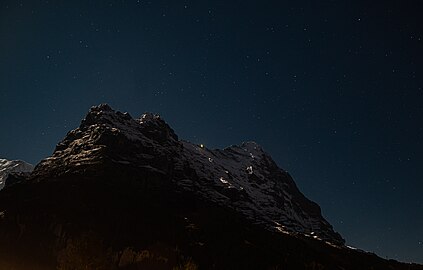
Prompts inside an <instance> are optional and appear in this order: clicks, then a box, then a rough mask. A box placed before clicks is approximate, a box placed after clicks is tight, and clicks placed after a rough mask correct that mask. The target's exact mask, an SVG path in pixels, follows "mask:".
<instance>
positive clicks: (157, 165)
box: [33, 105, 344, 245]
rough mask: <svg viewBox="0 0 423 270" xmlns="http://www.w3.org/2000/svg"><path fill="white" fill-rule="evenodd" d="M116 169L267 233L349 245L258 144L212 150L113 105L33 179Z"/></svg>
mask: <svg viewBox="0 0 423 270" xmlns="http://www.w3.org/2000/svg"><path fill="white" fill-rule="evenodd" d="M104 164H107V165H104ZM113 164H116V166H128V168H138V169H139V170H142V172H145V173H146V174H149V173H151V174H160V175H164V176H166V178H167V179H170V181H172V182H173V183H174V184H175V185H176V186H177V187H178V188H179V189H180V190H181V191H183V192H190V193H194V194H196V196H199V197H200V198H202V199H204V200H207V201H211V202H214V203H216V204H218V205H221V206H222V207H228V208H230V209H232V210H235V211H237V212H238V213H241V214H242V215H243V216H244V217H246V218H247V219H249V220H250V221H251V222H252V223H255V224H258V225H259V226H262V227H264V228H266V229H268V230H271V231H275V232H279V233H289V234H293V233H294V234H303V235H307V236H310V237H312V238H315V239H322V240H323V241H327V242H330V243H331V244H335V245H343V244H344V240H343V239H342V237H341V236H340V235H339V234H338V233H336V232H335V231H334V230H333V228H332V226H331V225H330V224H329V223H328V222H327V221H326V220H325V219H324V218H323V217H322V215H321V211H320V207H319V206H318V205H317V204H316V203H314V202H312V201H310V200H308V199H307V198H306V197H305V196H304V195H303V194H302V193H301V192H300V191H299V190H298V188H297V187H296V185H295V183H294V181H293V180H292V178H291V176H290V175H289V174H288V173H287V172H286V171H284V170H282V169H280V168H279V167H278V166H277V165H276V163H275V162H274V161H273V160H272V158H271V157H270V155H268V154H267V153H266V152H265V151H264V150H263V149H262V148H261V147H260V146H259V145H258V144H257V143H254V142H245V143H242V144H240V145H234V146H230V147H228V148H225V149H223V150H219V149H208V148H206V147H204V146H202V145H196V144H192V143H189V142H186V141H181V140H179V139H178V137H177V136H176V134H175V133H174V131H173V130H172V129H171V128H170V127H169V126H168V125H167V124H166V123H165V121H163V120H162V119H161V118H160V117H159V116H158V115H154V114H151V113H146V114H144V115H142V116H141V118H139V119H133V118H132V117H131V116H130V115H129V114H127V113H120V112H116V111H114V110H112V109H111V108H110V107H109V106H108V105H100V106H96V107H92V108H91V110H90V111H89V113H88V114H87V116H86V118H85V119H84V120H83V121H82V123H81V125H80V127H79V128H77V129H75V130H72V131H70V132H69V133H68V134H67V136H66V137H65V139H64V140H63V141H62V142H60V143H59V144H58V145H57V147H56V150H55V152H54V153H53V155H52V156H51V157H49V158H47V159H45V160H43V161H42V162H41V163H40V164H38V165H37V166H36V168H35V171H34V173H33V175H34V177H37V178H38V179H39V181H42V179H45V178H46V177H54V176H59V175H62V174H67V173H71V174H81V173H83V174H86V173H87V172H89V171H91V173H93V172H94V173H95V172H96V171H98V170H99V168H102V167H99V166H114V165H113Z"/></svg>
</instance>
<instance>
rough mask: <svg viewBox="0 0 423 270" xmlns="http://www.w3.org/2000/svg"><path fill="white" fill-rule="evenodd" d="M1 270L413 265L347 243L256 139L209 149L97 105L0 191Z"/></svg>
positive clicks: (157, 121) (148, 120)
mask: <svg viewBox="0 0 423 270" xmlns="http://www.w3.org/2000/svg"><path fill="white" fill-rule="evenodd" d="M25 179H27V178H25ZM0 269H17V270H27V269H31V270H37V269H40V270H41V269H43V270H44V269H62V270H65V269H101V270H103V269H104V270H107V269H113V270H114V269H119V270H123V269H127V270H130V269H169V270H175V269H192V270H194V269H304V270H312V269H363V270H366V269H368V270H370V269H373V270H382V269H383V270H384V269H400V270H402V269H404V270H405V269H408V270H422V269H423V267H421V266H418V265H412V264H403V263H398V262H396V261H392V260H389V261H388V260H384V259H381V258H379V257H377V256H376V255H374V254H371V253H367V252H364V251H360V250H355V249H351V248H349V247H347V246H345V245H344V240H343V238H342V237H341V236H340V235H339V234H338V233H336V232H335V231H334V230H333V228H332V226H331V225H330V224H329V223H328V222H327V221H326V220H325V219H324V218H323V217H322V215H321V211H320V207H319V206H318V205H317V204H316V203H314V202H312V201H310V200H308V199H307V198H306V197H305V196H304V195H303V194H302V193H301V192H300V191H299V190H298V188H297V186H296V185H295V183H294V181H293V179H292V177H291V176H290V175H289V174H288V173H287V172H286V171H284V170H283V169H280V168H279V167H278V166H277V164H276V163H275V162H274V161H273V159H272V158H271V157H270V155H269V154H268V153H266V151H265V150H263V148H262V147H260V145H258V144H257V143H255V142H244V143H241V144H239V145H233V146H230V147H227V148H225V149H209V148H207V147H205V146H204V145H197V144H192V143H189V142H186V141H183V140H180V139H179V138H178V136H177V135H176V134H175V132H174V131H173V130H172V128H171V127H170V126H169V125H168V124H167V123H166V122H165V121H164V120H163V119H162V118H161V117H160V116H159V115H156V114H152V113H145V114H143V115H142V116H141V117H140V118H138V119H134V118H132V117H131V116H130V115H129V114H128V113H121V112H118V111H114V110H113V109H112V108H110V106H108V105H106V104H102V105H99V106H95V107H92V108H91V109H90V110H89V112H88V114H87V115H86V117H85V118H84V119H83V120H82V122H81V124H80V126H79V127H78V128H76V129H74V130H72V131H70V132H68V134H67V135H66V136H65V138H64V139H63V140H62V141H61V142H59V143H58V144H57V146H56V148H55V150H54V153H53V154H52V155H51V156H50V157H48V158H46V159H44V160H42V161H41V162H40V163H39V164H37V165H36V167H35V168H34V170H33V172H32V173H31V175H30V176H29V178H28V180H27V181H16V182H14V184H13V185H10V186H9V187H7V188H5V189H3V190H1V191H0Z"/></svg>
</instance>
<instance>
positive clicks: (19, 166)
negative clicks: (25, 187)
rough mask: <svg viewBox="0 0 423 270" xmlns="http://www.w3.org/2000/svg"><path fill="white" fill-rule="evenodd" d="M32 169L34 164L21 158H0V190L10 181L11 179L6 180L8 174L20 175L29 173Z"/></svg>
mask: <svg viewBox="0 0 423 270" xmlns="http://www.w3.org/2000/svg"><path fill="white" fill-rule="evenodd" d="M33 169H34V166H32V165H31V164H29V163H26V162H25V161H22V160H7V159H0V190H1V189H3V188H4V186H5V185H6V184H8V183H10V182H11V180H9V181H6V180H7V178H8V177H9V176H10V174H15V176H16V177H20V176H23V175H25V174H29V173H30V172H32V170H33ZM6 182H8V183H6Z"/></svg>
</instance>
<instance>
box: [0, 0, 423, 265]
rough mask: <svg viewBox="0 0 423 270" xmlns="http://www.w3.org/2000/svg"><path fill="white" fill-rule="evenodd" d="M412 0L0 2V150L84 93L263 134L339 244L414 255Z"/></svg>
mask: <svg viewBox="0 0 423 270" xmlns="http://www.w3.org/2000/svg"><path fill="white" fill-rule="evenodd" d="M422 13H423V6H422V2H421V1H379V2H378V1H348V2H347V1H286V2H285V1H245V0H244V1H216V0H214V1H136V0H133V1H129V0H127V1H123V0H120V1H117V0H116V1H86V0H85V1H66V3H65V1H34V0H31V1H30V0H28V1H16V0H13V1H12V0H3V1H1V2H0V126H1V130H2V132H1V133H0V156H1V157H5V158H9V159H24V160H26V161H29V162H32V163H37V162H38V161H39V160H40V159H42V158H44V157H46V156H48V155H50V154H51V153H52V151H53V149H54V146H55V145H56V143H57V142H58V141H60V140H61V139H62V138H63V137H64V136H65V134H66V132H67V131H69V130H70V129H73V128H76V127H77V126H78V125H79V122H80V120H81V119H82V118H83V117H84V115H85V113H86V112H87V110H88V109H89V107H90V106H92V105H97V104H99V103H103V102H107V103H109V104H110V105H111V106H112V107H114V108H115V109H118V110H122V111H128V112H130V113H131V114H132V115H133V116H138V115H140V114H141V113H143V112H145V111H152V112H156V113H159V114H161V115H162V116H163V117H164V118H165V119H166V120H167V121H168V122H169V124H170V125H171V126H172V127H173V128H174V129H175V131H176V132H177V134H178V135H179V136H180V137H181V138H184V139H187V140H190V141H192V142H198V143H204V144H206V145H207V146H209V147H219V148H220V147H224V146H228V145H231V144H235V143H239V142H241V141H244V140H255V141H257V142H258V143H260V144H262V145H263V147H264V148H265V149H266V150H267V152H269V153H270V154H271V155H272V156H273V157H274V159H275V160H276V161H277V163H278V164H279V165H280V167H282V168H284V169H286V170H288V171H289V172H290V173H291V174H292V175H293V176H294V178H295V181H296V182H297V184H298V186H299V187H300V189H301V190H302V191H303V193H305V195H306V196H308V197H309V198H311V199H312V200H314V201H316V202H318V203H319V204H320V206H321V207H322V210H323V214H324V216H325V217H326V218H327V219H328V220H329V221H330V222H331V223H332V224H333V225H334V227H335V229H336V230H337V231H339V232H340V233H341V234H342V235H343V236H344V237H345V238H346V240H347V243H348V244H349V245H352V246H356V247H359V248H362V249H365V250H369V251H374V252H376V253H377V254H379V255H380V256H382V257H389V258H395V259H399V260H402V261H414V262H420V263H423V199H422V193H423V181H422V180H423V171H422V164H423V127H422V123H423V89H422V87H423V77H422V71H423V63H422V59H423V57H422V54H423V46H422V45H423V41H422V39H423V33H422V25H423V19H422V16H421V14H422Z"/></svg>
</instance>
